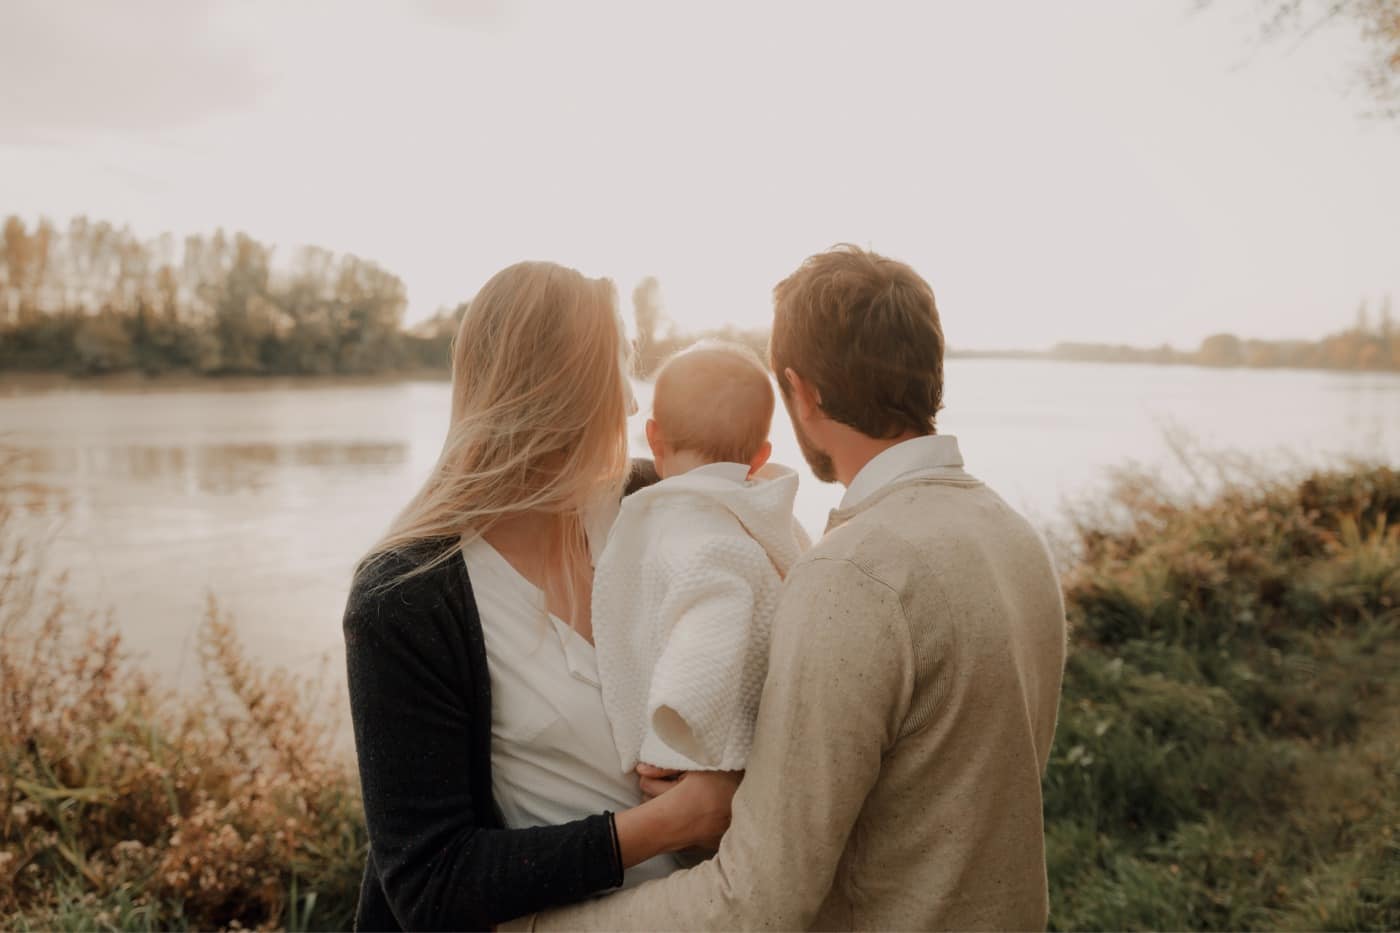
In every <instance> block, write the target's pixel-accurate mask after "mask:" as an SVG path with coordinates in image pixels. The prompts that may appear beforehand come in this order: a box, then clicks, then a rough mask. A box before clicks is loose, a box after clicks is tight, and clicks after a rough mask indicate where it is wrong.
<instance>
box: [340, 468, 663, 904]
mask: <svg viewBox="0 0 1400 933" xmlns="http://www.w3.org/2000/svg"><path fill="white" fill-rule="evenodd" d="M649 467H650V464H645V465H639V466H638V467H637V468H636V470H637V471H636V472H634V476H633V480H632V482H631V483H630V484H629V489H628V491H629V492H630V491H631V490H632V489H634V488H637V487H639V486H641V485H645V484H647V483H648V481H654V476H655V474H654V473H650V472H649ZM648 474H649V475H648ZM449 546H451V544H450V542H446V541H437V542H425V543H424V544H423V545H422V546H421V547H419V548H415V549H413V550H411V551H405V552H403V553H397V554H386V555H381V556H379V557H377V558H375V559H373V560H372V561H370V562H369V563H368V564H366V565H365V566H364V567H362V568H361V569H360V571H359V572H358V573H357V574H356V575H355V581H354V584H353V585H352V587H351V591H350V598H349V601H348V603H347V605H346V607H345V625H344V627H345V663H346V670H347V675H348V682H349V689H350V715H351V719H352V721H353V723H354V728H355V751H356V754H357V756H358V758H359V767H360V786H361V790H362V792H363V796H364V807H365V820H366V822H367V824H368V826H369V841H370V845H369V857H368V859H367V861H366V864H365V873H364V880H363V882H362V883H361V886H360V902H359V908H358V910H357V911H356V918H355V925H356V928H357V929H362V930H441V929H489V928H490V927H491V926H493V925H494V924H497V923H500V922H503V921H505V920H509V919H511V918H513V917H519V916H521V915H523V914H529V913H534V912H536V911H539V910H544V909H546V908H548V907H553V906H557V905H560V904H567V903H571V902H573V901H577V900H581V899H583V898H585V897H588V896H589V895H592V894H595V893H597V892H599V891H603V890H606V889H607V888H611V887H616V886H617V885H619V884H621V883H622V860H621V856H620V853H619V851H618V848H617V841H616V837H615V835H614V832H613V827H612V821H611V817H610V816H609V815H607V814H598V815H595V816H589V817H586V818H584V819H581V820H576V821H574V822H572V823H566V824H564V825H562V826H543V827H537V828H530V829H506V828H505V827H504V825H503V823H502V821H501V815H500V811H499V810H498V808H497V807H496V802H495V798H494V797H493V796H492V793H491V678H490V674H489V673H488V671H487V666H486V643H485V639H484V637H483V635H482V630H481V618H480V616H479V615H478V614H477V608H476V601H475V599H474V597H473V596H472V585H471V580H470V579H468V576H467V568H466V563H465V562H464V561H463V560H462V559H461V558H460V557H459V556H457V557H454V558H452V559H449V560H447V561H445V562H444V563H442V564H440V565H438V566H437V567H435V568H434V569H432V570H431V571H429V572H427V573H423V574H420V575H417V576H414V577H410V578H408V579H406V580H400V579H398V578H399V577H400V575H401V574H403V573H404V572H405V571H408V570H410V569H412V568H413V567H416V566H418V565H419V564H421V563H422V561H423V560H424V559H425V558H426V557H429V556H431V555H432V554H434V553H440V552H441V551H442V550H444V549H446V548H447V547H449Z"/></svg>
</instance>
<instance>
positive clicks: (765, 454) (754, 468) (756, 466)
mask: <svg viewBox="0 0 1400 933" xmlns="http://www.w3.org/2000/svg"><path fill="white" fill-rule="evenodd" d="M771 456H773V445H772V444H771V443H770V442H768V441H764V442H763V446H762V447H760V448H758V453H756V454H754V455H753V459H752V460H750V461H749V476H750V477H752V476H753V475H754V474H755V473H757V472H758V471H759V470H761V469H763V465H764V464H766V463H767V462H768V458H769V457H771Z"/></svg>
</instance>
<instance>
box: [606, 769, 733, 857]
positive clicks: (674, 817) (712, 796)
mask: <svg viewBox="0 0 1400 933" xmlns="http://www.w3.org/2000/svg"><path fill="white" fill-rule="evenodd" d="M655 773H656V774H662V775H672V774H675V772H668V771H666V770H665V769H663V768H657V769H655ZM743 776H744V775H743V772H742V771H686V772H680V773H679V774H678V775H677V776H674V777H670V778H669V779H667V778H660V777H657V778H653V777H648V778H645V780H647V781H652V780H655V781H657V782H658V785H661V786H660V787H659V790H658V795H657V796H653V797H651V798H650V799H648V800H647V801H646V802H645V803H642V804H641V805H639V806H635V807H633V808H632V809H630V810H623V811H622V812H621V813H618V814H616V815H615V817H614V825H615V826H616V827H617V837H618V843H619V845H620V846H621V848H622V863H623V865H624V866H625V867H627V868H631V867H632V866H633V865H636V864H639V863H641V862H644V861H646V860H647V859H649V858H651V857H652V856H654V855H659V854H661V853H663V852H679V851H680V850H682V849H691V848H697V847H699V848H708V849H717V848H718V847H719V840H720V837H721V836H723V835H724V833H725V830H727V829H729V816H730V805H731V802H732V801H733V799H734V792H735V791H736V790H737V789H738V787H739V781H740V780H741V779H742V778H743Z"/></svg>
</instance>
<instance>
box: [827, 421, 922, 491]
mask: <svg viewBox="0 0 1400 933" xmlns="http://www.w3.org/2000/svg"><path fill="white" fill-rule="evenodd" d="M838 427H839V428H841V431H842V436H841V437H840V439H839V440H838V442H837V443H833V444H832V445H831V450H830V451H829V453H830V455H831V463H832V465H833V466H835V467H836V481H837V482H839V483H840V484H841V485H842V486H846V487H847V488H849V487H850V485H851V483H852V481H854V480H855V478H856V475H857V474H858V473H860V471H861V470H863V469H865V465H866V464H867V463H869V462H870V461H871V460H874V459H875V458H876V457H878V456H880V454H882V453H884V452H885V451H887V450H889V449H890V448H891V447H894V446H895V445H896V444H903V443H904V442H905V441H912V440H913V439H914V438H916V437H923V436H924V435H922V434H916V433H915V432H913V431H906V432H905V433H903V434H901V435H899V436H898V437H893V438H875V437H870V436H868V435H865V434H862V433H860V432H859V431H857V430H855V429H854V428H848V427H846V426H845V425H838Z"/></svg>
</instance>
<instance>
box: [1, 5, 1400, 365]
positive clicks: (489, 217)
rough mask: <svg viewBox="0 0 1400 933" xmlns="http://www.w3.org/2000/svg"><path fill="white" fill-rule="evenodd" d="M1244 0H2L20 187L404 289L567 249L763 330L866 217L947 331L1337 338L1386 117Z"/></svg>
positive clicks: (1390, 289) (5, 155) (866, 230)
mask: <svg viewBox="0 0 1400 933" xmlns="http://www.w3.org/2000/svg"><path fill="white" fill-rule="evenodd" d="M1258 32H1259V24H1258V20H1257V16H1256V11H1255V10H1254V9H1253V7H1252V5H1251V4H1250V3H1249V2H1244V0H1218V2H1217V3H1215V4H1214V5H1212V6H1211V7H1209V8H1207V9H1206V10H1204V11H1197V9H1196V4H1195V3H1194V2H1193V0H1153V2H1148V0H1134V2H1131V3H1128V2H1122V0H1101V2H1073V3H1068V4H1048V3H1041V2H1032V0H1025V2H1014V3H1013V2H1006V3H993V2H986V3H959V4H953V3H946V4H934V3H909V4H875V3H858V4H857V3H845V4H816V3H802V4H785V5H778V4H724V3H715V2H710V3H704V4H690V5H685V6H682V5H679V4H650V3H646V4H643V3H637V4H618V3H612V4H594V3H587V4H584V3H578V4H573V3H562V2H561V3H535V4H526V3H522V4H516V3H511V4H504V3H502V4H494V3H476V4H467V3H460V4H455V3H416V4H408V3H378V4H369V3H348V2H347V3H319V4H312V3H295V4H287V3H225V4H220V3H202V2H201V3H194V2H188V3H175V2H168V3H148V2H140V3H132V2H124V3H120V4H102V5H99V4H82V5H79V4H72V3H67V2H53V0H18V2H15V0H9V2H7V3H5V5H4V8H3V10H0V86H3V88H4V91H3V92H0V212H3V213H11V212H13V213H18V214H20V215H21V216H23V217H25V218H26V219H31V220H32V219H37V218H38V217H39V216H41V215H45V216H48V217H51V218H52V219H54V220H55V221H57V222H59V223H66V221H67V220H68V218H69V217H71V216H73V215H77V214H86V215H88V216H90V217H93V218H96V219H104V220H109V221H112V222H113V223H116V224H118V225H125V224H129V225H130V226H131V227H132V228H133V229H134V230H135V231H137V232H138V233H139V234H141V235H142V236H154V235H156V234H159V233H161V232H163V231H167V230H168V231H172V232H174V233H176V234H187V233H196V232H209V231H212V230H213V229H215V228H217V227H224V228H226V229H240V230H244V231H246V232H248V233H249V234H251V235H253V236H255V237H257V238H259V239H261V240H264V241H269V242H272V243H276V244H278V245H279V247H281V248H283V249H284V250H287V251H290V249H291V248H292V247H294V246H296V245H298V244H304V243H309V244H316V245H320V246H325V247H327V248H330V249H334V250H337V251H345V252H352V253H355V254H357V255H360V256H363V257H366V258H369V259H372V260H374V261H376V262H378V263H380V264H382V265H384V266H385V267H386V268H388V269H390V270H391V271H393V272H395V273H397V274H398V275H400V276H401V277H402V278H403V279H404V281H405V282H406V283H407V286H408V291H409V312H408V313H409V317H410V319H417V318H421V317H425V316H427V315H429V314H431V313H432V312H433V311H435V310H436V309H438V308H439V307H443V306H450V305H454V304H456V303H457V302H459V301H461V300H463V299H465V298H467V297H469V296H470V295H471V294H472V293H473V291H474V290H475V289H476V288H477V287H478V286H479V285H480V284H481V283H482V281H484V279H485V278H486V277H487V276H489V275H490V274H491V273H492V272H494V271H495V270H496V269H498V268H500V267H501V266H503V265H506V264H508V263H510V262H513V261H515V260H518V259H522V258H547V259H554V260H558V261H561V262H565V263H568V264H572V265H576V266H578V267H579V268H581V269H583V270H584V271H585V272H588V273H590V274H597V275H608V276H611V277H613V278H614V279H615V280H616V281H617V282H618V284H619V286H620V288H621V290H622V292H623V294H624V295H626V294H627V293H628V292H629V291H630V289H631V287H632V286H633V285H634V284H635V283H636V281H637V280H638V279H639V278H641V277H642V276H645V275H656V276H657V277H659V278H660V280H661V283H662V288H663V293H664V297H665V301H666V304H667V308H668V311H669V313H670V314H671V315H672V317H674V318H675V319H676V320H677V321H678V322H679V323H680V324H681V325H682V327H684V328H687V329H697V328H701V327H708V326H714V325H718V324H722V323H726V322H732V323H736V324H739V325H741V326H759V325H762V324H763V323H765V322H766V321H767V319H768V314H769V293H770V290H771V288H772V285H773V284H774V283H775V282H776V281H777V280H778V279H780V278H781V277H782V276H783V275H785V274H786V273H787V272H789V271H791V269H792V268H794V267H795V265H796V264H797V263H798V262H799V261H800V260H801V259H802V257H804V256H805V255H807V254H809V253H812V252H814V251H817V250H820V249H823V248H825V247H827V246H829V245H831V244H833V243H835V242H838V241H850V242H855V243H858V244H861V245H864V246H869V247H873V248H874V249H877V250H880V251H882V252H885V253H888V254H890V255H893V256H895V257H898V258H901V259H904V260H907V261H909V262H910V263H912V264H913V265H914V266H915V267H916V268H917V269H918V270H919V271H920V272H922V273H923V274H924V275H925V276H926V277H927V278H928V279H929V280H930V281H931V282H932V283H933V286H934V289H935V292H936V293H937V295H938V298H939V302H940V305H941V307H942V310H943V314H944V318H945V329H946V331H947V334H948V337H949V340H950V342H951V343H952V344H953V345H954V346H958V347H964V348H974V347H976V348H981V347H1042V346H1047V345H1049V344H1052V343H1054V342H1056V341H1061V340H1095V341H1114V342H1118V341H1121V342H1129V343H1135V344H1157V343H1160V342H1164V341H1166V342H1172V343H1175V344H1177V345H1180V346H1193V345H1194V344H1195V343H1196V342H1197V341H1199V340H1200V339H1201V338H1202V337H1203V336H1205V335H1207V334H1210V333H1212V332H1216V331H1221V330H1230V331H1235V332H1238V333H1241V334H1244V335H1248V336H1259V337H1295V336H1296V337H1317V336H1320V335H1322V334H1324V333H1326V332H1329V331H1334V330H1337V329H1340V328H1342V327H1344V326H1347V325H1348V324H1349V323H1350V322H1351V320H1352V319H1353V317H1354V315H1355V311H1356V307H1357V305H1358V303H1359V302H1361V301H1362V300H1363V299H1366V300H1368V301H1370V302H1372V304H1373V305H1374V304H1375V303H1376V302H1378V301H1379V300H1380V299H1381V298H1382V296H1384V295H1385V294H1387V293H1393V294H1394V295H1395V296H1396V298H1397V299H1400V172H1396V171H1395V167H1396V166H1397V165H1400V124H1397V123H1395V122H1394V121H1392V122H1384V121H1377V120H1369V119H1367V118H1366V117H1365V116H1364V114H1365V111H1366V109H1367V106H1368V101H1367V100H1366V98H1365V96H1364V94H1362V93H1361V92H1360V91H1359V90H1358V89H1357V88H1356V87H1355V86H1354V73H1355V67H1356V64H1357V62H1358V61H1359V60H1360V59H1359V55H1358V53H1357V51H1356V49H1355V47H1354V42H1355V40H1354V38H1353V36H1352V34H1351V33H1350V32H1349V31H1348V30H1346V29H1334V30H1322V31H1319V32H1317V33H1316V34H1314V35H1312V36H1311V37H1309V38H1308V39H1306V40H1305V41H1302V42H1301V43H1295V42H1292V41H1282V42H1278V43H1271V44H1262V43H1261V42H1260V40H1259V35H1258Z"/></svg>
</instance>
